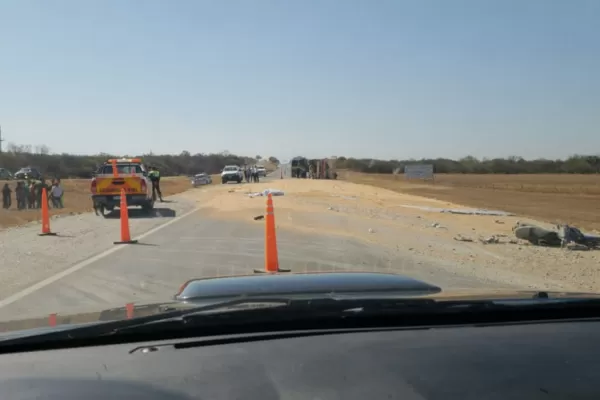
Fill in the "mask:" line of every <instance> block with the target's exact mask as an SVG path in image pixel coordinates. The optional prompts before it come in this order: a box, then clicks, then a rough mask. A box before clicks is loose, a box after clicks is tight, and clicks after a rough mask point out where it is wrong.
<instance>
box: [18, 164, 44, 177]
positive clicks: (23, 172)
mask: <svg viewBox="0 0 600 400" xmlns="http://www.w3.org/2000/svg"><path fill="white" fill-rule="evenodd" d="M41 177H42V173H41V172H40V171H39V170H38V169H37V168H33V167H25V168H21V169H20V170H18V171H17V172H16V173H15V179H26V178H33V179H40V178H41Z"/></svg>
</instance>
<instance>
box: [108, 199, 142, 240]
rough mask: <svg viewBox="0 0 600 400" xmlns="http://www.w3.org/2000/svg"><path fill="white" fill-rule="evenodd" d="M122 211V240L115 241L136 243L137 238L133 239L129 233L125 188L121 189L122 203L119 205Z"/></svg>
mask: <svg viewBox="0 0 600 400" xmlns="http://www.w3.org/2000/svg"><path fill="white" fill-rule="evenodd" d="M119 207H120V209H121V210H120V211H121V241H120V242H114V244H135V243H137V242H138V241H137V240H131V235H130V234H129V212H128V210H127V196H126V195H125V189H121V204H120V205H119Z"/></svg>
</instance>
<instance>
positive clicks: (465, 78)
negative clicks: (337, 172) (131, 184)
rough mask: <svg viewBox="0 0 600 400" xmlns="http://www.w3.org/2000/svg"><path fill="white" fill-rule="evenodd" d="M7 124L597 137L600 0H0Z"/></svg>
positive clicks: (192, 137)
mask: <svg viewBox="0 0 600 400" xmlns="http://www.w3.org/2000/svg"><path fill="white" fill-rule="evenodd" d="M0 16H1V18H0V19H1V23H0V125H1V126H2V130H3V135H4V137H5V138H6V140H7V142H9V141H10V142H16V143H20V144H32V145H38V144H46V145H47V146H49V147H50V149H51V151H53V152H59V153H60V152H72V153H97V152H111V153H130V154H133V153H135V154H141V153H146V152H149V151H153V152H155V153H179V152H181V151H182V150H188V151H190V152H192V153H196V152H220V151H224V150H228V151H230V152H232V153H238V154H245V155H254V154H260V155H263V156H270V155H274V156H277V157H279V158H288V157H291V156H294V155H298V154H301V155H305V156H310V157H319V156H330V155H338V156H340V155H346V156H355V157H365V158H386V159H389V158H400V159H405V158H420V157H451V158H458V157H462V156H465V155H469V154H471V155H474V156H478V157H493V156H508V155H520V156H524V157H526V158H532V157H550V158H555V157H565V156H568V155H570V154H574V153H586V154H592V153H594V154H595V153H600V130H599V127H600V23H598V21H599V20H600V1H596V0H589V1H586V0H580V1H577V0H573V1H567V0H564V1H551V0H497V1H486V0H470V1H467V0H452V1H450V0H439V1H432V0H414V1H401V0H397V1H387V0H370V1H369V0H364V1H358V0H338V1H333V0H314V1H313V0H296V1H292V0H281V1H274V0H253V1H251V0H244V1H242V0H240V1H227V0H214V1H202V0H194V1H192V0H190V1H187V0H177V1H167V0H163V1H154V0H145V1H141V0H138V1H125V0H104V1H94V0H85V1H84V0H76V1H60V0H54V1H45V0H39V1H28V0H11V1H8V0H1V1H0Z"/></svg>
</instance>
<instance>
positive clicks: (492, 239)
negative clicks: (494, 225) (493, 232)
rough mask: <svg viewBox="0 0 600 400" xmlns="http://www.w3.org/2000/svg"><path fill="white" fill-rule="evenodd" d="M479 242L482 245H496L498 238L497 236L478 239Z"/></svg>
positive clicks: (498, 241)
mask: <svg viewBox="0 0 600 400" xmlns="http://www.w3.org/2000/svg"><path fill="white" fill-rule="evenodd" d="M479 241H480V242H481V243H483V244H498V243H500V238H498V237H497V236H490V237H487V238H479Z"/></svg>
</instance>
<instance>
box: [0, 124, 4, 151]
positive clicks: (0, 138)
mask: <svg viewBox="0 0 600 400" xmlns="http://www.w3.org/2000/svg"><path fill="white" fill-rule="evenodd" d="M2 142H4V139H2V126H0V154H2Z"/></svg>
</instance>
